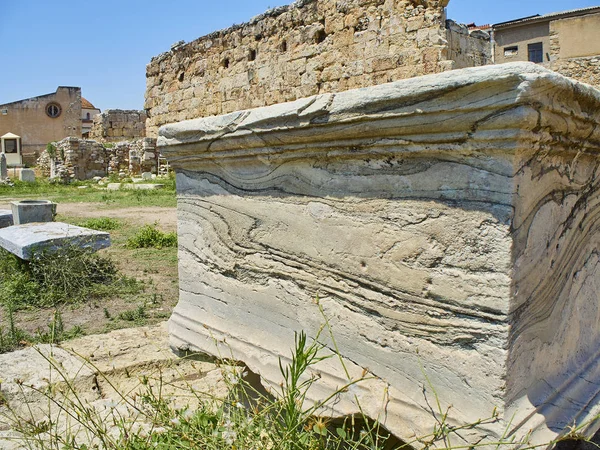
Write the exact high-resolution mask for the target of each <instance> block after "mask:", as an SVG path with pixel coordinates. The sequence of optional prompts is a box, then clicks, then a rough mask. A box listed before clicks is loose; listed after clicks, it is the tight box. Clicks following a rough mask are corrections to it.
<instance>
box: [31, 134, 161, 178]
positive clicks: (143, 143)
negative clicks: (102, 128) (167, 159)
mask: <svg viewBox="0 0 600 450" xmlns="http://www.w3.org/2000/svg"><path fill="white" fill-rule="evenodd" d="M53 145H54V148H55V150H54V151H53V155H51V154H50V153H49V152H48V150H44V152H42V154H41V155H40V157H39V159H38V163H37V165H38V167H39V169H40V171H41V172H42V174H43V175H44V176H46V177H49V178H51V179H60V180H63V181H69V180H88V179H91V178H94V177H106V176H110V175H112V174H115V175H119V176H121V177H124V176H132V175H139V174H141V173H144V172H150V173H154V174H156V173H158V172H159V154H158V151H157V150H156V140H155V139H152V138H143V139H137V140H133V141H125V142H117V143H114V144H103V143H100V142H97V141H94V140H89V139H78V138H73V137H68V138H65V139H63V140H61V141H59V142H56V143H53Z"/></svg>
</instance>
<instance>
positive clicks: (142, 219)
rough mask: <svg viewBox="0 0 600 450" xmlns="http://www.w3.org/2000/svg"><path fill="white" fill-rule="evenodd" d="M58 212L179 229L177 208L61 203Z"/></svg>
mask: <svg viewBox="0 0 600 450" xmlns="http://www.w3.org/2000/svg"><path fill="white" fill-rule="evenodd" d="M0 209H10V203H0ZM56 212H57V213H58V214H60V215H63V216H68V217H80V218H82V219H88V218H96V217H110V218H113V219H121V220H125V221H127V222H130V223H134V224H139V225H152V224H154V223H156V224H157V226H158V227H159V228H160V229H162V230H164V231H175V230H176V229H177V208H164V207H158V206H144V207H125V208H115V207H114V206H113V207H107V205H105V204H103V203H59V204H58V207H57V211H56Z"/></svg>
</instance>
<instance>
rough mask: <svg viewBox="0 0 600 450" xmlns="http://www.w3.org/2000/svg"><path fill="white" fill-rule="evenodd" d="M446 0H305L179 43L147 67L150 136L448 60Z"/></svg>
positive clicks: (434, 67)
mask: <svg viewBox="0 0 600 450" xmlns="http://www.w3.org/2000/svg"><path fill="white" fill-rule="evenodd" d="M446 3H447V2H444V1H435V0H431V1H427V0H425V1H414V0H412V1H408V0H343V1H339V0H319V1H316V0H301V1H298V2H296V3H294V4H293V5H290V6H285V7H281V8H276V9H274V10H271V11H269V12H267V13H265V14H263V15H261V16H258V17H257V18H255V19H253V20H252V21H251V22H249V23H246V24H243V25H239V26H234V27H232V28H229V29H226V30H222V31H218V32H215V33H212V34H210V35H207V36H204V37H202V38H199V39H197V40H195V41H193V42H190V43H188V44H181V45H179V46H174V47H173V48H172V49H171V51H169V52H167V53H163V54H161V55H159V56H157V57H155V58H153V59H152V61H151V63H150V64H149V65H148V66H147V71H146V76H147V88H146V103H145V108H146V110H147V111H148V116H149V119H148V122H147V126H148V128H147V133H148V136H156V135H157V130H158V127H159V126H160V125H163V124H166V123H172V122H177V121H181V120H185V119H190V118H194V117H202V116H211V115H216V114H224V113H229V112H233V111H237V110H242V109H247V108H252V107H257V106H264V105H271V104H276V103H281V102H285V101H289V100H294V99H296V98H301V97H306V96H309V95H314V94H319V93H323V92H328V93H329V92H339V91H344V90H347V89H352V88H357V87H365V86H372V85H377V84H381V83H386V82H389V81H393V80H399V79H404V78H409V77H414V76H417V75H423V74H428V73H435V72H442V71H445V70H448V69H451V68H452V67H453V63H452V61H449V60H448V46H447V42H446V30H445V12H444V8H443V6H445V4H446ZM461 65H464V64H461Z"/></svg>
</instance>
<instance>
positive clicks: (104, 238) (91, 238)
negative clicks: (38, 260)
mask: <svg viewBox="0 0 600 450" xmlns="http://www.w3.org/2000/svg"><path fill="white" fill-rule="evenodd" d="M65 246H76V247H80V248H86V249H90V250H92V251H97V250H100V249H103V248H107V247H110V235H109V234H108V233H106V232H105V231H97V230H92V229H90V228H84V227H78V226H76V225H71V224H68V223H62V222H39V223H38V222H35V223H26V224H22V225H13V226H11V227H7V228H2V229H0V248H3V249H4V250H6V251H8V252H10V253H12V254H14V255H16V256H18V257H19V258H21V259H24V260H26V261H28V260H31V259H33V258H34V257H35V256H36V254H38V253H40V252H58V251H60V249H61V248H63V247H65Z"/></svg>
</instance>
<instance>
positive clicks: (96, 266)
mask: <svg viewBox="0 0 600 450" xmlns="http://www.w3.org/2000/svg"><path fill="white" fill-rule="evenodd" d="M0 261H2V262H0V281H2V285H1V286H0V303H3V304H5V305H6V304H8V303H11V304H12V305H13V306H14V307H15V308H16V309H20V308H25V307H31V306H42V307H44V306H54V305H57V304H60V303H73V302H77V301H82V300H86V299H87V298H88V297H90V296H93V295H94V288H95V287H96V286H97V285H103V286H105V285H111V283H112V282H113V281H114V280H115V279H116V275H117V270H116V267H115V265H114V264H113V262H112V261H111V260H110V259H108V258H105V257H103V256H100V255H98V254H97V253H93V252H92V251H91V250H90V249H82V248H79V247H76V246H71V247H64V248H62V249H61V251H60V252H41V253H39V254H38V255H37V256H36V257H35V258H34V259H32V260H31V261H23V260H20V259H19V258H17V257H16V256H14V255H12V254H10V253H8V252H6V251H1V252H0Z"/></svg>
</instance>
